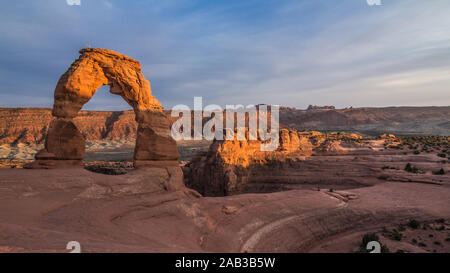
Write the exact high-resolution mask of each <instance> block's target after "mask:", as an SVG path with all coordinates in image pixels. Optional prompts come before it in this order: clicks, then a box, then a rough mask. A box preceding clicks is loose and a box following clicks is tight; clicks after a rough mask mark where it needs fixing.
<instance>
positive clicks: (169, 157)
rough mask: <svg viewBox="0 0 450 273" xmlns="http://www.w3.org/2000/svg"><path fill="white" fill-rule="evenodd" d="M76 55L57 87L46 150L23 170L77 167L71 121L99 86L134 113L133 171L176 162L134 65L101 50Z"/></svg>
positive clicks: (77, 138)
mask: <svg viewBox="0 0 450 273" xmlns="http://www.w3.org/2000/svg"><path fill="white" fill-rule="evenodd" d="M80 54H81V56H80V57H79V58H78V59H77V60H76V61H75V62H74V63H73V64H72V65H71V66H70V68H69V69H68V70H67V72H66V73H64V74H63V75H62V76H61V78H60V79H59V81H58V84H57V86H56V88H55V102H54V106H53V111H52V115H53V116H54V117H55V119H54V120H53V121H52V122H51V124H50V127H49V130H48V132H47V136H46V141H45V149H44V150H43V151H41V152H39V153H38V154H37V157H36V159H37V162H35V163H33V164H31V165H30V166H28V167H30V168H36V167H40V166H45V167H48V166H49V165H48V164H46V163H48V162H45V161H46V160H52V161H54V160H56V165H55V166H56V167H58V166H59V161H58V160H60V161H62V160H75V161H77V160H78V161H80V162H81V160H82V159H83V158H84V146H85V143H84V139H83V137H82V135H81V133H80V131H79V130H78V128H77V127H76V126H75V124H74V120H73V119H74V118H75V117H76V116H77V114H78V112H79V111H80V110H81V108H82V107H83V105H84V104H85V103H87V102H88V101H89V100H90V99H91V98H92V96H93V95H94V94H95V92H96V91H97V89H98V88H99V87H101V86H102V85H109V86H110V92H111V93H113V94H117V95H120V96H121V97H122V98H123V99H125V101H126V102H127V103H128V104H129V105H130V106H131V107H133V110H134V113H135V120H136V122H137V123H138V130H137V140H136V147H135V155H134V159H135V162H137V161H142V162H140V163H139V164H136V165H139V166H145V165H146V164H145V163H143V162H147V161H149V162H150V163H151V162H152V161H174V162H176V160H177V159H178V158H179V153H178V150H177V147H176V143H175V141H174V140H173V139H172V137H171V135H170V121H169V119H168V118H167V116H166V114H165V113H164V112H163V111H162V107H161V105H160V104H159V102H158V101H157V100H156V99H155V98H154V97H153V96H152V95H151V89H150V83H149V82H148V81H147V80H146V79H145V77H144V76H143V75H142V73H141V66H140V64H139V62H138V61H136V60H133V59H131V58H130V57H127V56H125V55H122V54H119V53H116V52H114V51H111V50H106V49H95V48H88V49H82V50H80ZM118 118H119V115H113V116H111V118H110V119H107V120H106V128H105V131H103V132H102V136H105V135H108V134H109V132H110V131H111V125H110V124H111V123H113V122H114V121H116V120H118ZM41 161H44V162H41ZM63 164H64V166H66V165H67V164H65V163H63ZM74 165H78V164H74ZM150 165H153V164H150ZM169 165H171V164H169Z"/></svg>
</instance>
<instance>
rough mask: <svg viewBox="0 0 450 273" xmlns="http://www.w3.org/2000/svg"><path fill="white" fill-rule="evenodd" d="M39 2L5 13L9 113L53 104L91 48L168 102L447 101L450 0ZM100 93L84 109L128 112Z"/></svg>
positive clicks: (1, 66) (1, 34)
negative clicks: (135, 67)
mask: <svg viewBox="0 0 450 273" xmlns="http://www.w3.org/2000/svg"><path fill="white" fill-rule="evenodd" d="M36 2H37V1H33V3H31V4H30V3H29V1H10V2H8V3H7V4H4V7H3V9H2V10H1V11H0V18H1V19H0V22H1V24H0V50H1V51H2V52H3V53H4V54H2V55H1V56H0V81H1V82H2V85H1V86H0V99H1V101H0V106H12V107H13V106H18V105H19V104H23V102H22V101H21V99H20V98H19V96H27V97H29V98H32V97H35V98H39V99H36V100H30V102H29V106H51V105H48V104H47V101H48V99H42V98H48V97H49V96H50V98H51V96H52V92H53V88H54V86H55V84H56V81H57V79H58V78H59V76H60V75H61V74H62V73H63V72H64V71H65V70H66V69H67V67H68V66H69V64H70V63H71V62H72V61H73V60H74V59H75V58H76V57H77V55H78V54H77V51H78V50H79V49H80V48H82V47H85V46H86V45H87V44H89V45H91V46H92V47H104V48H109V49H113V50H117V51H119V52H121V53H125V54H127V55H129V56H131V57H133V58H136V59H138V60H139V61H140V62H141V64H142V66H143V72H144V74H145V76H146V77H147V78H148V79H149V80H150V81H151V84H152V90H153V94H154V95H155V96H156V97H157V98H158V99H159V100H160V101H161V102H162V103H163V104H164V105H165V106H166V107H171V106H173V105H176V104H179V103H184V104H188V105H189V104H192V102H193V97H194V96H203V97H204V102H205V103H214V104H221V105H225V104H238V103H239V104H251V103H270V104H281V105H287V106H295V107H306V106H307V105H308V104H334V105H336V106H338V107H345V106H349V105H353V106H387V105H450V95H449V94H450V92H449V91H450V90H449V87H450V85H449V80H448V78H449V77H448V75H449V74H448V72H449V71H450V62H449V61H450V50H449V49H450V18H449V17H448V14H449V12H450V3H449V2H448V1H445V0H433V1H418V0H399V1H388V0H386V1H383V6H372V7H370V6H368V5H367V4H366V3H365V1H363V0H361V1H351V2H352V3H351V4H350V3H347V2H350V1H326V0H315V1H313V0H309V1H274V0H273V1H271V0H267V1H252V0H249V1H178V0H176V1H119V0H116V1H114V0H109V1H106V0H105V1H93V0H91V1H88V0H85V1H82V5H81V6H67V5H65V4H64V3H63V1H47V4H46V5H43V4H38V3H36ZM130 2H131V3H130ZM342 2H345V3H342ZM100 92H102V93H101V94H97V95H96V96H94V99H93V101H92V102H90V103H89V104H88V105H87V108H92V109H114V110H117V109H119V108H124V107H126V105H125V104H123V103H122V102H121V100H120V98H115V97H114V98H109V96H113V95H110V94H106V92H105V88H103V89H102V90H100V91H99V93H100ZM16 101H17V102H16ZM22 106H23V105H22Z"/></svg>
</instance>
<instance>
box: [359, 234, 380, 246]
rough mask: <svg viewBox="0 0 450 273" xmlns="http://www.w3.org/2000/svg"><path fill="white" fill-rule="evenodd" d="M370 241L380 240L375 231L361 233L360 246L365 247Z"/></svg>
mask: <svg viewBox="0 0 450 273" xmlns="http://www.w3.org/2000/svg"><path fill="white" fill-rule="evenodd" d="M371 241H377V242H379V241H380V237H378V235H377V234H376V233H366V234H364V235H363V237H362V240H361V247H366V246H367V244H368V243H369V242H371Z"/></svg>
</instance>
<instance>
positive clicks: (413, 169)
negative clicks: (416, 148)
mask: <svg viewBox="0 0 450 273" xmlns="http://www.w3.org/2000/svg"><path fill="white" fill-rule="evenodd" d="M405 171H407V172H410V173H418V172H419V169H418V168H417V167H415V166H412V165H411V163H408V164H406V166H405Z"/></svg>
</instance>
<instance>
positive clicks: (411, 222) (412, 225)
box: [408, 219, 420, 229]
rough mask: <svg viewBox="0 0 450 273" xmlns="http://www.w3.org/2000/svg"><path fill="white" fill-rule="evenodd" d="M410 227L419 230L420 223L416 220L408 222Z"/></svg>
mask: <svg viewBox="0 0 450 273" xmlns="http://www.w3.org/2000/svg"><path fill="white" fill-rule="evenodd" d="M408 226H409V227H410V228H412V229H418V228H419V227H420V222H419V221H417V220H415V219H412V220H410V221H409V222H408Z"/></svg>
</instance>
